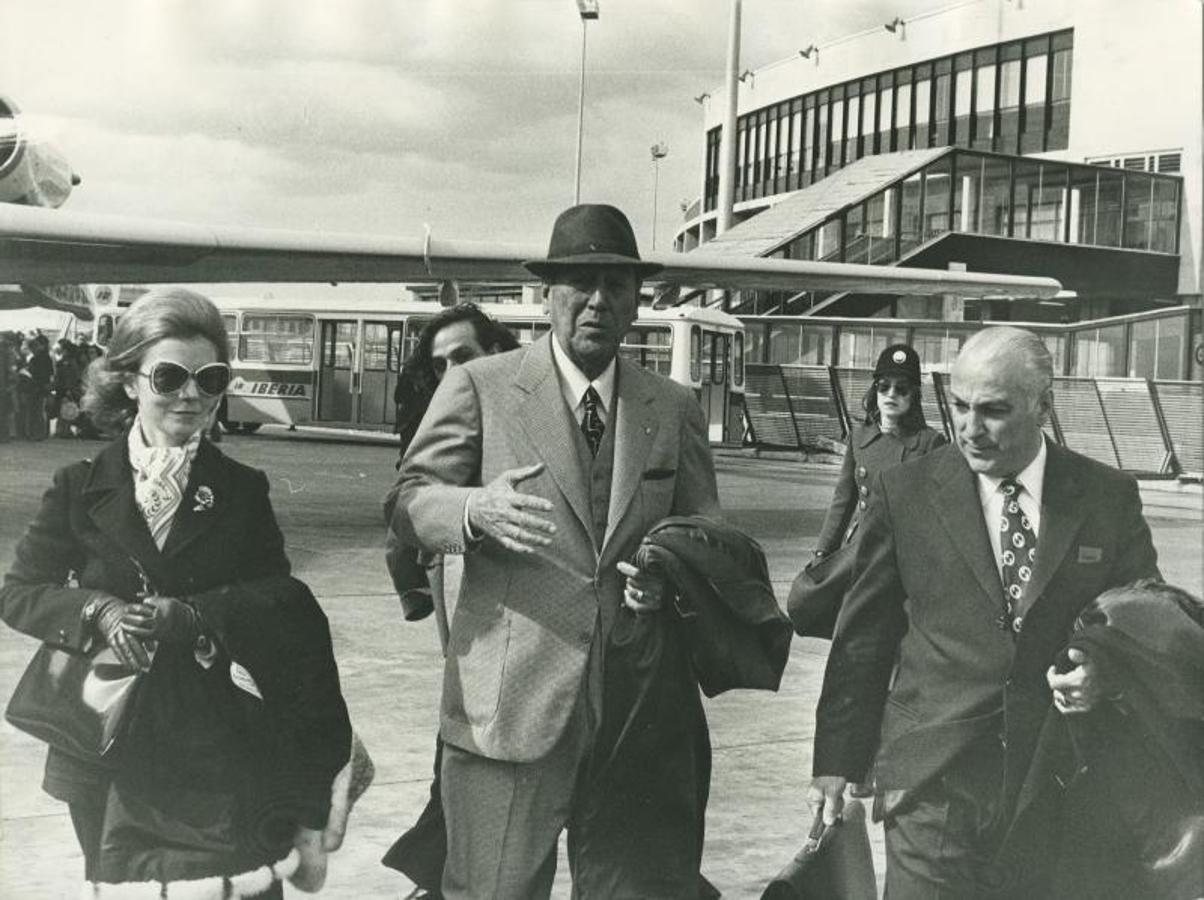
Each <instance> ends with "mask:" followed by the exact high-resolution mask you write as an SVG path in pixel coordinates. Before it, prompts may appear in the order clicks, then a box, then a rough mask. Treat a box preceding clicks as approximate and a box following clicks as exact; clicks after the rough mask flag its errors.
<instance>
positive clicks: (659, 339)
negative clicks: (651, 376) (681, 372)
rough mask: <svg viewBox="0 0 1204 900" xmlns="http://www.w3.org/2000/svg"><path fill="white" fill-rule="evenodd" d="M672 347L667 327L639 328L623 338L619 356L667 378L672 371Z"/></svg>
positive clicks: (670, 332)
mask: <svg viewBox="0 0 1204 900" xmlns="http://www.w3.org/2000/svg"><path fill="white" fill-rule="evenodd" d="M672 345H673V332H672V331H671V330H670V328H669V326H667V325H666V326H664V327H660V328H653V327H648V326H639V327H636V328H633V329H631V331H629V332H627V334H625V335H624V336H623V343H622V344H620V345H619V354H620V355H621V356H623V357H624V358H626V359H629V360H631V361H632V362H633V363H635V364H636V365H640V366H643V367H644V368H645V369H650V370H651V371H653V372H656V373H658V374H660V375H664V376H665V377H666V378H667V377H669V376H670V375H671V374H672V371H673V357H672Z"/></svg>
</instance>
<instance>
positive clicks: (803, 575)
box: [786, 542, 857, 639]
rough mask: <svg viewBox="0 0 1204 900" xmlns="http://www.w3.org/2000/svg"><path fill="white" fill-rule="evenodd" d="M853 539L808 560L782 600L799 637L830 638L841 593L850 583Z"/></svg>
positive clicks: (841, 596) (853, 550) (853, 553)
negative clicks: (826, 553) (829, 551)
mask: <svg viewBox="0 0 1204 900" xmlns="http://www.w3.org/2000/svg"><path fill="white" fill-rule="evenodd" d="M856 556H857V544H856V542H852V543H847V544H842V545H841V546H840V547H838V548H837V549H835V550H833V551H832V552H831V553H829V554H828V555H827V556H821V557H819V558H817V559H813V560H811V562H809V563H807V565H806V566H805V567H804V568H803V570H802V571H801V572H799V573H798V575H797V576H795V579H794V583H793V584H792V585H791V586H790V595H789V597H787V599H786V612H787V614H788V615H789V616H790V621H791V622H793V623H794V631H795V633H796V634H798V635H800V636H802V637H818V638H829V639H830V638H831V637H832V632H833V631H835V629H836V616H837V614H838V613H839V612H840V605H841V603H843V602H844V596H845V594H846V593H847V592H848V590H849V586H850V585H851V584H852V583H853V560H854V558H855V557H856Z"/></svg>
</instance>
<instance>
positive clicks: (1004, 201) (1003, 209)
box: [769, 150, 1182, 264]
mask: <svg viewBox="0 0 1204 900" xmlns="http://www.w3.org/2000/svg"><path fill="white" fill-rule="evenodd" d="M1181 194H1182V184H1181V178H1180V177H1179V176H1177V175H1162V174H1157V175H1156V174H1152V173H1146V172H1136V171H1134V172H1129V171H1125V170H1123V169H1112V168H1105V167H1102V166H1093V165H1083V164H1079V163H1062V162H1050V161H1047V160H1039V159H1030V158H1027V157H1015V156H1013V157H1008V156H1001V155H999V154H994V153H975V152H973V151H969V150H952V151H949V152H948V153H946V154H945V155H943V156H941V157H940V158H938V159H935V160H933V161H932V162H930V163H929V164H928V165H926V166H924V167H923V168H921V169H920V170H918V171H916V172H913V173H911V174H910V175H907V176H905V177H903V178H900V179H898V180H897V181H895V182H893V183H891V184H888V185H885V186H884V187H883V188H882V190H880V191H878V192H876V193H874V194H872V195H871V196H870V197H868V198H867V199H865V200H862V201H859V202H857V203H854V204H850V205H849V206H846V207H844V208H843V209H841V210H839V211H837V212H835V213H833V214H832V215H830V216H829V217H828V218H827V219H825V220H824V221H823V222H821V223H820V224H818V225H816V226H814V227H813V228H810V229H808V230H807V231H805V232H803V233H802V234H801V235H799V236H798V237H795V238H793V239H792V240H791V241H790V242H789V243H787V244H784V245H782V246H781V247H779V248H778V249H777V250H775V251H774V252H772V253H771V254H769V255H770V256H775V257H779V258H783V259H819V260H825V261H829V262H856V263H875V264H889V263H892V262H895V261H897V260H899V259H902V258H903V257H904V256H906V255H907V254H909V253H911V252H912V251H913V250H915V249H916V248H917V247H919V246H920V245H922V244H924V243H926V242H928V241H931V240H934V239H936V238H938V237H940V236H941V235H943V234H947V233H948V232H950V231H955V232H962V233H966V234H985V235H991V236H994V237H1009V238H1021V239H1024V240H1030V241H1048V242H1054V243H1071V244H1092V245H1096V246H1103V247H1123V248H1125V249H1128V250H1146V251H1151V252H1155V253H1175V252H1177V249H1178V247H1177V241H1178V235H1179V216H1180V209H1179V208H1180V196H1181Z"/></svg>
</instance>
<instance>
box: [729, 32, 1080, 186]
mask: <svg viewBox="0 0 1204 900" xmlns="http://www.w3.org/2000/svg"><path fill="white" fill-rule="evenodd" d="M1073 50H1074V32H1073V30H1067V31H1060V32H1055V33H1052V34H1045V35H1041V36H1039V37H1035V38H1029V39H1027V40H1023V41H1011V42H1008V43H1005V44H996V45H993V46H989V47H982V48H978V49H976V50H972V51H969V52H963V53H958V54H955V55H952V56H947V57H942V58H940V59H935V60H930V61H927V62H923V63H919V64H917V65H914V66H907V67H905V68H901V69H893V70H890V71H886V72H880V73H876V74H874V75H870V76H868V77H865V78H860V79H857V80H855V81H850V82H846V83H844V84H838V85H833V86H831V87H827V88H824V89H823V90H819V91H813V92H811V93H808V94H802V95H799V96H797V97H794V98H791V99H789V100H786V101H783V102H779V103H776V104H773V105H772V106H767V107H764V108H762V109H759V110H754V111H752V112H749V113H746V114H744V115H743V116H741V117H740V118H739V120H738V122H737V125H736V129H737V134H736V141H737V143H736V148H737V151H736V152H737V174H736V200H737V202H739V201H741V200H750V199H754V198H757V197H764V196H768V195H771V194H777V193H781V192H783V191H787V190H797V189H798V188H801V187H806V186H807V185H809V184H812V183H814V182H815V181H818V180H819V179H821V178H823V177H824V176H826V175H828V174H830V173H832V172H834V171H836V170H837V169H840V168H841V167H843V166H846V165H848V164H849V163H851V162H854V161H855V160H858V159H860V158H862V157H864V156H871V155H873V154H876V153H889V152H891V151H893V150H910V149H915V148H925V147H940V146H945V145H953V146H958V147H965V148H969V149H974V150H987V151H994V152H997V153H1012V154H1029V153H1042V152H1046V151H1049V150H1064V149H1065V148H1066V147H1067V146H1068V142H1069V137H1070V95H1071V72H1072V68H1073V59H1072V56H1073ZM706 152H707V157H706V169H705V171H706V196H705V208H706V209H707V210H713V209H714V208H715V204H716V201H717V198H718V195H719V179H718V172H719V128H713V129H711V130H710V131H709V132H708V133H707V141H706Z"/></svg>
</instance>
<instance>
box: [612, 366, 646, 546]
mask: <svg viewBox="0 0 1204 900" xmlns="http://www.w3.org/2000/svg"><path fill="white" fill-rule="evenodd" d="M618 376H619V385H618V391H617V393H618V402H617V403H616V404H615V415H614V422H615V466H614V473H613V475H612V476H611V482H610V507H609V510H608V512H607V515H606V538H605V539H604V540H603V542H602V547H603V550H605V547H606V543H607V542H608V541H609V540H610V539H611V537H612V536H613V535H614V533H615V529H616V528H617V527H618V525H619V523H620V522H621V521H622V519H623V516H624V515H626V513H627V509H628V507H630V506H631V500H632V498H633V497H634V496H635V492H636V489H637V488H638V487H639V484H640V478H641V475H642V474H643V471H644V462H645V461H646V460H647V459H648V453H649V451H650V450H651V449H652V444H653V441H655V440H656V433H657V430H658V427H659V420H658V419H657V417H656V414H655V413H656V409H655V402H654V401H655V400H656V394H655V393H654V392H652V391H650V390H649V389H648V387H649V386H648V380H647V376H646V375H645V373H644V372H643V370H641V369H640V368H638V367H637V366H635V365H634V364H632V363H630V362H628V361H627V360H625V359H623V358H622V357H620V358H619V361H618Z"/></svg>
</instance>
